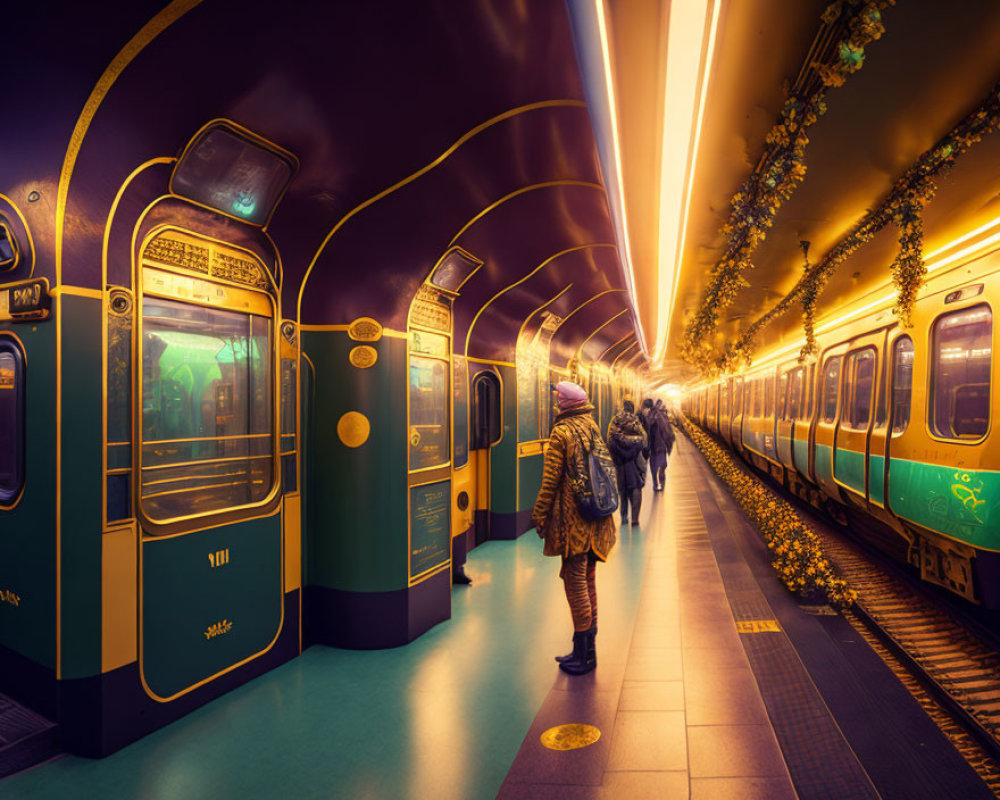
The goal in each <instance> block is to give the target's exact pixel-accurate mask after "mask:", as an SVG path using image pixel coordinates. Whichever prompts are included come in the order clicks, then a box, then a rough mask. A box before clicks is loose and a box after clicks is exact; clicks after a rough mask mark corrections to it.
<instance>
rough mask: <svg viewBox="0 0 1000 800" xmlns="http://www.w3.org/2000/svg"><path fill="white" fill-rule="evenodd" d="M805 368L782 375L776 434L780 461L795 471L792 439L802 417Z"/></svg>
mask: <svg viewBox="0 0 1000 800" xmlns="http://www.w3.org/2000/svg"><path fill="white" fill-rule="evenodd" d="M804 372H805V370H804V368H803V367H795V368H793V369H790V370H788V371H786V372H785V373H783V374H782V376H781V386H782V389H781V392H780V394H779V396H778V414H777V420H776V425H777V427H776V434H777V441H778V460H779V461H780V462H781V463H782V464H783V465H784V466H785V467H786V468H787V469H789V470H792V471H794V470H795V461H794V456H793V452H792V451H793V447H792V439H793V438H794V433H795V420H796V419H798V418H799V416H801V413H802V411H801V409H802V375H803V373H804Z"/></svg>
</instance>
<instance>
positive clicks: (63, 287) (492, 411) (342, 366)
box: [0, 3, 648, 756]
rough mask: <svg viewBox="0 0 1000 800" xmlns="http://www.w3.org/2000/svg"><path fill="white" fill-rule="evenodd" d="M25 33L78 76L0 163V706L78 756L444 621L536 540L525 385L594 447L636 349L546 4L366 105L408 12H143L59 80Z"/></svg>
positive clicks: (30, 99)
mask: <svg viewBox="0 0 1000 800" xmlns="http://www.w3.org/2000/svg"><path fill="white" fill-rule="evenodd" d="M23 11H24V13H23V15H22V16H24V18H25V19H24V22H23V25H22V26H20V27H19V28H18V29H19V31H20V33H19V36H18V40H17V42H16V43H13V44H11V45H10V46H8V47H7V49H6V50H5V54H6V55H7V56H8V57H9V58H10V59H11V63H27V62H29V61H31V59H32V58H34V56H33V55H32V51H31V45H30V43H31V42H32V41H35V42H37V41H40V40H42V39H46V40H47V41H49V42H50V46H51V47H52V48H54V49H56V50H59V51H65V52H67V53H72V54H73V58H74V59H76V61H74V70H75V72H78V73H79V74H80V75H81V76H83V77H82V78H81V79H80V80H79V81H77V80H74V81H62V80H60V81H55V82H51V81H48V82H47V78H44V76H42V77H39V81H41V83H40V84H39V85H34V84H33V83H32V81H30V80H28V81H23V82H19V84H18V86H17V87H16V90H12V94H11V95H10V97H9V98H8V99H9V102H10V103H11V104H12V105H14V106H16V107H18V108H21V109H24V110H25V113H24V115H22V116H20V117H19V118H18V120H17V122H16V123H12V124H10V125H7V126H5V128H4V130H3V132H2V133H0V149H2V150H3V152H4V158H3V159H2V163H0V692H3V693H4V694H7V695H10V696H12V697H13V698H14V699H16V700H18V701H20V702H23V703H24V704H26V705H29V706H31V707H32V708H34V709H36V710H37V711H39V712H40V713H42V714H43V715H45V716H46V717H47V718H49V719H50V720H52V721H53V722H55V723H57V724H58V728H59V735H60V739H61V741H62V743H63V746H64V747H65V748H66V749H68V750H69V751H71V752H74V753H80V754H85V755H95V756H99V755H104V754H107V753H109V752H112V751H114V750H116V749H117V748H120V747H122V746H123V745H125V744H127V743H128V742H131V741H134V740H135V739H137V738H139V737H141V736H143V735H145V734H146V733H148V732H150V731H152V730H155V729H156V728H159V727H162V726H163V725H165V724H167V723H169V722H170V721H172V720H175V719H177V718H179V717H180V716H182V715H184V714H187V713H188V712H190V711H191V710H193V709H195V708H197V707H199V706H201V705H203V704H204V703H206V702H208V701H210V700H212V699H213V698H215V697H218V696H219V695H220V694H222V693H224V692H227V691H229V690H231V689H233V688H234V687H236V686H238V685H240V684H242V683H245V682H246V681H248V680H250V679H251V678H253V677H255V676H257V675H260V674H261V673H263V672H264V671H266V670H269V669H272V668H274V667H276V666H278V665H280V664H282V663H284V662H286V661H288V660H289V659H292V658H294V657H296V656H297V655H298V654H299V653H301V652H302V651H303V650H304V649H305V648H307V647H309V646H311V645H313V644H326V645H335V646H338V647H346V648H355V649H366V648H385V647H395V646H399V645H404V644H406V643H409V642H412V641H413V640H415V639H417V638H418V637H420V636H422V635H423V634H424V633H426V632H427V631H428V630H430V629H431V628H433V627H434V626H435V625H438V624H440V623H442V622H445V621H446V620H447V619H448V618H449V617H450V615H451V603H452V585H453V581H457V582H462V580H463V577H464V576H463V573H462V569H461V565H462V564H463V563H464V561H465V558H466V555H467V553H468V552H469V551H470V550H471V549H472V548H474V547H476V546H478V545H480V544H482V543H484V542H487V541H496V540H513V539H516V538H517V537H518V536H520V535H522V534H523V533H524V532H526V531H527V530H529V529H530V528H531V526H532V523H531V520H530V515H531V509H532V506H533V504H534V500H535V497H536V495H537V492H538V488H539V485H540V482H541V475H542V465H543V460H544V450H545V444H546V441H547V439H548V437H549V434H550V431H551V427H552V421H553V413H552V403H553V398H552V388H553V384H555V383H556V382H558V381H559V380H578V381H580V382H582V383H584V384H585V385H587V386H588V387H589V389H590V391H591V397H592V400H593V402H594V405H595V418H596V419H598V421H599V422H600V424H601V425H602V427H603V428H606V426H607V423H608V422H609V421H610V418H611V416H612V415H613V414H614V412H615V411H616V410H617V409H618V408H620V406H621V402H622V400H623V399H624V398H626V397H627V398H631V399H634V400H636V401H638V400H640V399H641V397H642V396H643V394H644V393H645V386H646V383H647V381H646V376H645V371H646V369H647V362H648V355H647V352H646V348H645V347H644V345H643V342H642V334H641V331H640V330H639V329H638V325H637V322H636V314H635V310H634V300H633V297H632V292H631V290H630V289H629V288H628V277H627V275H626V272H625V268H624V266H623V264H624V262H623V257H622V255H621V253H622V251H621V250H620V248H619V246H618V244H617V243H616V233H615V225H616V223H615V219H614V212H613V209H612V205H611V204H609V201H608V195H607V190H606V188H605V185H604V183H603V177H602V175H603V174H607V173H606V172H604V171H603V170H606V169H607V167H606V166H603V167H602V158H606V157H607V154H606V153H602V152H600V151H599V147H598V137H599V136H601V137H603V131H601V130H600V125H604V124H606V123H605V122H603V121H600V122H599V123H595V122H594V121H593V120H592V117H591V112H590V109H589V108H588V104H587V96H586V90H585V85H584V77H583V76H582V75H581V72H580V67H579V65H578V61H577V59H576V54H575V50H574V41H573V32H572V29H571V26H570V21H569V19H568V17H567V13H566V8H565V6H564V5H563V4H560V3H553V4H547V5H546V6H545V7H544V8H541V9H539V10H538V11H537V12H536V13H533V14H532V15H531V16H530V18H528V17H527V16H526V15H523V14H520V13H518V12H516V10H510V9H509V10H506V11H503V12H499V16H498V15H497V14H493V13H492V12H491V13H486V12H485V11H483V9H481V8H479V7H474V6H462V7H461V8H456V9H452V10H450V11H449V12H448V15H447V16H448V23H449V25H452V24H453V25H456V26H458V29H461V30H465V31H467V32H469V35H470V36H471V37H472V38H469V39H467V40H466V39H463V47H464V46H465V45H468V46H469V47H470V48H471V49H470V50H469V52H470V53H474V54H475V58H471V59H470V63H469V64H467V65H465V67H463V68H462V69H460V70H456V69H455V65H454V61H453V56H454V52H455V51H454V49H453V47H452V45H453V44H454V43H451V44H449V45H448V46H447V47H443V48H442V49H440V50H439V51H435V53H434V54H433V57H431V55H428V56H427V58H426V59H422V60H421V61H420V64H419V65H414V66H412V70H414V72H413V74H412V75H411V76H410V78H412V80H407V81H403V80H395V79H394V80H391V81H386V82H385V86H383V85H382V84H381V83H379V84H375V85H373V86H369V85H365V86H363V87H359V84H358V82H357V81H355V80H353V79H352V80H350V81H333V80H330V79H329V78H328V76H330V75H348V74H354V73H356V71H357V65H358V64H359V63H365V62H366V60H367V59H370V58H371V56H372V52H373V48H376V49H378V52H380V53H382V55H380V56H379V58H387V57H388V56H390V55H398V54H399V53H402V52H405V51H406V48H407V47H410V46H411V45H412V42H413V41H414V35H415V34H414V31H424V33H425V34H426V36H428V37H437V38H436V39H435V41H438V42H441V41H443V39H442V37H443V33H442V31H443V30H445V28H444V27H442V25H441V24H440V20H439V18H438V16H436V14H431V13H429V11H428V8H427V7H426V6H419V7H412V8H411V7H402V6H401V7H400V8H399V9H396V10H395V11H394V17H393V25H392V26H391V30H389V31H387V30H386V26H385V19H384V18H383V16H382V15H379V14H373V13H371V11H370V9H366V8H365V7H363V6H359V5H356V4H334V6H331V7H330V8H329V9H324V11H323V15H319V12H318V11H317V9H316V8H314V7H311V6H294V7H289V8H287V9H285V10H284V11H283V13H282V14H281V15H280V21H276V18H275V16H274V9H273V6H271V5H269V4H266V3H249V4H247V3H245V4H241V5H240V7H239V9H238V13H235V10H234V8H232V7H230V6H227V5H226V4H224V3H223V4H219V3H205V4H197V3H194V4H192V3H170V4H166V5H164V4H155V3H154V4H153V6H152V7H151V6H150V5H149V4H145V6H144V7H143V8H142V9H140V8H138V7H137V8H136V9H135V11H134V15H132V16H126V17H122V18H121V19H118V20H116V22H115V24H114V25H112V26H109V27H107V28H106V29H104V28H102V29H101V30H100V31H97V30H92V31H90V32H89V33H88V35H87V37H86V39H87V48H84V49H85V51H86V52H83V51H82V50H81V49H80V48H79V47H78V44H79V41H80V39H79V36H78V34H77V33H76V31H75V30H74V26H73V25H70V24H68V23H66V24H64V25H62V27H59V28H58V30H56V31H53V30H51V29H50V25H49V22H50V21H49V20H48V19H46V15H45V14H44V13H38V14H36V13H34V12H33V11H32V9H30V8H28V7H27V6H25V8H24V9H23ZM66 13H69V12H68V11H67V12H66ZM74 13H75V12H74ZM442 13H443V12H442ZM143 15H146V18H147V19H148V24H146V25H145V26H141V25H140V28H141V29H137V30H131V29H130V27H129V26H131V25H132V24H133V23H134V22H135V19H138V18H140V17H142V16H143ZM317 19H322V20H323V21H324V24H323V25H317V24H316V20H317ZM276 25H278V26H280V29H281V31H282V33H281V34H280V36H276V35H274V32H273V31H274V28H275V26H276ZM498 26H499V27H498ZM15 27H17V26H15ZM328 29H333V30H338V31H350V32H351V35H350V36H341V38H340V39H338V46H337V47H331V46H330V44H329V42H330V40H329V39H328V38H327V35H326V33H325V31H327V30H328ZM501 29H504V30H507V31H509V32H510V35H511V37H513V38H512V39H511V41H518V42H522V43H524V46H523V48H520V49H519V50H518V53H517V55H516V56H512V55H511V53H510V52H508V51H507V50H506V45H505V44H504V43H505V42H506V41H507V38H506V35H505V34H500V33H498V31H500V30H501ZM473 31H475V34H474V35H473V34H472V32H473ZM421 35H423V34H421ZM133 36H134V38H131V37H133ZM418 38H419V36H418ZM445 38H446V37H445ZM449 48H451V49H449ZM249 52H255V53H257V54H260V55H261V58H260V59H255V58H250V59H249V61H248V60H247V58H248V57H247V53H249ZM178 53H185V54H187V53H190V54H192V58H191V59H182V60H181V61H178V59H177V55H176V54H178ZM303 53H309V54H311V55H310V56H309V58H304V57H303ZM195 56H196V57H195ZM553 57H554V58H555V61H554V62H553V61H550V59H551V58H553ZM552 64H558V65H559V66H558V68H550V67H551V65H552ZM498 65H502V68H500V67H498ZM541 65H547V66H546V67H545V68H544V69H542V68H541ZM445 75H451V76H452V78H453V81H454V85H452V84H448V85H446V82H445V81H444V78H443V76H445ZM282 76H284V77H282ZM285 81H288V83H287V84H286V83H285ZM466 81H469V83H466ZM414 86H418V87H422V88H421V92H423V89H424V88H426V87H435V88H434V93H433V94H434V98H431V97H430V96H427V97H424V96H423V95H421V98H422V99H421V100H420V102H419V103H417V101H416V100H414V97H415V95H414V91H413V87H414ZM469 86H475V87H476V91H475V93H474V96H475V100H474V101H473V100H470V99H469V91H468V87H469ZM376 93H377V96H378V98H379V102H378V103H373V102H372V97H373V96H376ZM424 94H426V93H424ZM460 97H464V98H465V99H464V100H463V101H462V102H456V98H460ZM425 101H426V102H427V103H430V105H424V104H423V103H424V102H425ZM403 107H406V108H410V109H411V110H412V111H413V119H419V120H420V122H419V124H417V123H413V124H412V125H410V126H409V127H408V128H405V129H402V130H401V128H400V124H399V120H400V117H399V109H400V108H403ZM29 109H30V113H28V110H29ZM39 109H42V110H39ZM38 114H41V117H42V118H38V119H36V116H37V115H38ZM33 115H35V116H33ZM595 119H596V118H595ZM603 119H604V118H603V117H599V120H603ZM427 120H432V121H431V122H428V121H427ZM36 124H37V126H39V127H40V128H44V129H45V130H46V131H47V133H46V135H44V136H39V135H37V130H38V128H36V127H35V126H36ZM595 125H598V127H597V128H595ZM525 153H531V154H532V155H531V158H529V159H525ZM429 209H433V210H434V213H429V211H428V210H429Z"/></svg>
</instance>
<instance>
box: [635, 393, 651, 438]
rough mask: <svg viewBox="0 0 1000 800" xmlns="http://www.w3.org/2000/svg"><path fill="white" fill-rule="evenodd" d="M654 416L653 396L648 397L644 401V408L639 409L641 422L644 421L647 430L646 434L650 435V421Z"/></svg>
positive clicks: (643, 424) (644, 427) (643, 425)
mask: <svg viewBox="0 0 1000 800" xmlns="http://www.w3.org/2000/svg"><path fill="white" fill-rule="evenodd" d="M652 416H653V401H652V399H651V398H649V397H647V398H646V399H645V400H643V401H642V408H641V409H639V414H638V417H639V422H641V423H642V427H643V430H645V431H646V436H649V423H650V421H651V419H652Z"/></svg>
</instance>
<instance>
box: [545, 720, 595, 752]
mask: <svg viewBox="0 0 1000 800" xmlns="http://www.w3.org/2000/svg"><path fill="white" fill-rule="evenodd" d="M600 738H601V732H600V731H599V730H598V729H597V728H595V727H594V726H593V725H584V724H582V723H579V722H573V723H570V724H568V725H556V726H555V727H554V728H549V729H548V730H547V731H545V733H543V734H542V736H541V739H542V744H543V745H545V746H546V747H547V748H549V750H578V749H579V748H581V747H586V746H587V745H590V744H593V743H594V742H596V741H597V740H598V739H600Z"/></svg>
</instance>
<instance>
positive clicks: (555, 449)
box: [531, 404, 616, 561]
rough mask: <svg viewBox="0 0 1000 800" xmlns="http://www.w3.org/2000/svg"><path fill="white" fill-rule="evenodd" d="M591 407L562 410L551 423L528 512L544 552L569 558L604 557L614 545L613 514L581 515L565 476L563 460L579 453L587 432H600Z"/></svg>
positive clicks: (570, 458) (572, 459) (605, 558)
mask: <svg viewBox="0 0 1000 800" xmlns="http://www.w3.org/2000/svg"><path fill="white" fill-rule="evenodd" d="M593 410H594V407H593V406H592V405H589V404H588V405H585V406H581V407H579V408H574V409H571V410H568V411H564V412H562V413H561V414H559V416H557V417H556V421H555V424H554V425H553V426H552V435H551V436H550V437H549V448H548V452H547V453H546V454H545V471H544V474H543V475H542V488H541V489H540V490H539V492H538V499H537V500H536V501H535V508H534V510H533V511H532V512H531V518H532V520H534V522H535V527H536V528H537V530H538V535H539V536H541V537H542V538H543V539H544V540H545V547H544V550H543V552H544V553H545V555H547V556H562V557H563V558H569V557H570V556H575V555H579V554H581V553H587V552H592V553H593V554H594V555H595V556H597V557H598V558H599V559H600V560H601V561H605V560H607V557H608V554H609V553H610V552H611V548H613V547H614V546H615V534H616V528H615V521H614V517H613V516H609V517H604V518H603V519H597V520H589V519H584V518H583V516H581V514H580V511H579V509H578V508H577V505H576V498H575V497H574V496H573V490H572V488H571V487H570V485H569V480H568V479H567V476H566V470H567V464H568V463H571V462H573V461H574V460H576V459H577V458H578V457H579V455H580V450H581V447H582V444H581V443H582V442H583V441H588V440H589V439H590V436H591V433H593V434H594V435H596V436H598V437H600V435H601V432H600V429H599V428H598V427H597V423H596V422H594V418H593V417H592V416H591V412H592V411H593Z"/></svg>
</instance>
